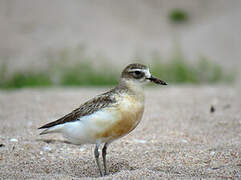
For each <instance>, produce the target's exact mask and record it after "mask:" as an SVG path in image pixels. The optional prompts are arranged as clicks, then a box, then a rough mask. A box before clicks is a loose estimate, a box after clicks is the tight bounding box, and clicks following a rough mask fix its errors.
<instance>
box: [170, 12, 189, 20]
mask: <svg viewBox="0 0 241 180" xmlns="http://www.w3.org/2000/svg"><path fill="white" fill-rule="evenodd" d="M168 19H169V21H170V22H172V23H185V22H187V21H188V20H189V15H188V13H187V12H186V11H185V10H183V9H173V10H171V11H170V12H169V14H168Z"/></svg>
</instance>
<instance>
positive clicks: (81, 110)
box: [39, 86, 126, 129]
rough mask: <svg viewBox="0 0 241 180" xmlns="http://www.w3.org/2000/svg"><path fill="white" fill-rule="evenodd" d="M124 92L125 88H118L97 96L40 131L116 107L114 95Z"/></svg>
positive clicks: (42, 127) (44, 126)
mask: <svg viewBox="0 0 241 180" xmlns="http://www.w3.org/2000/svg"><path fill="white" fill-rule="evenodd" d="M124 91H126V89H125V88H123V87H119V86H117V87H116V88H114V89H111V90H110V91H108V92H106V93H103V94H101V95H99V96H96V97H95V98H93V99H90V100H89V101H87V102H85V103H84V104H82V105H80V106H79V107H78V108H76V109H75V110H73V111H72V112H70V113H69V114H67V115H65V116H63V117H61V118H59V119H57V120H56V121H53V122H51V123H48V124H45V125H43V126H41V127H40V128H39V129H45V128H50V127H53V126H56V125H59V124H64V123H67V122H73V121H77V120H78V119H79V118H81V117H82V116H86V115H90V114H92V113H94V112H96V111H98V110H100V109H102V108H105V107H108V106H114V105H115V103H116V99H115V96H113V95H114V94H119V93H123V92H124Z"/></svg>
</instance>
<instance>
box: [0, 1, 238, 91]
mask: <svg viewBox="0 0 241 180" xmlns="http://www.w3.org/2000/svg"><path fill="white" fill-rule="evenodd" d="M240 9H241V1H240V0H229V1H227V0H172V1H170V0H148V1H145V0H138V1H137V0H121V1H111V0H92V1H89V0H81V1H80V0H68V1H65V0H52V1H48V0H38V1H32V0H21V1H19V0H0V24H1V25H0V88H3V89H8V88H21V87H39V86H56V85H57V86H70V85H71V86H80V85H83V86H92V85H98V86H100V85H113V84H115V83H116V82H117V80H118V78H119V74H120V71H121V69H123V68H124V67H125V66H126V65H127V64H129V63H132V62H140V63H145V64H146V65H148V66H150V68H151V70H152V72H153V74H155V75H156V76H160V78H162V79H163V80H166V81H167V82H169V83H179V84H180V83H192V84H206V83H208V84H213V83H228V84H230V83H234V82H237V81H240V80H239V78H238V77H239V76H238V74H239V70H240V69H241V61H240V58H241V20H240V19H241V11H240Z"/></svg>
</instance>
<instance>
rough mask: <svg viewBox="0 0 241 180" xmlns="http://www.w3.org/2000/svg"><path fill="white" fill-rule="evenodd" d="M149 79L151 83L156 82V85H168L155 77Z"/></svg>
mask: <svg viewBox="0 0 241 180" xmlns="http://www.w3.org/2000/svg"><path fill="white" fill-rule="evenodd" d="M147 79H149V80H150V81H151V82H154V83H156V84H160V85H167V83H166V82H165V81H162V80H160V79H157V78H155V77H153V76H151V77H150V78H147Z"/></svg>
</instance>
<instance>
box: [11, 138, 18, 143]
mask: <svg viewBox="0 0 241 180" xmlns="http://www.w3.org/2000/svg"><path fill="white" fill-rule="evenodd" d="M10 141H11V142H18V140H17V139H15V138H12V139H10Z"/></svg>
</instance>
